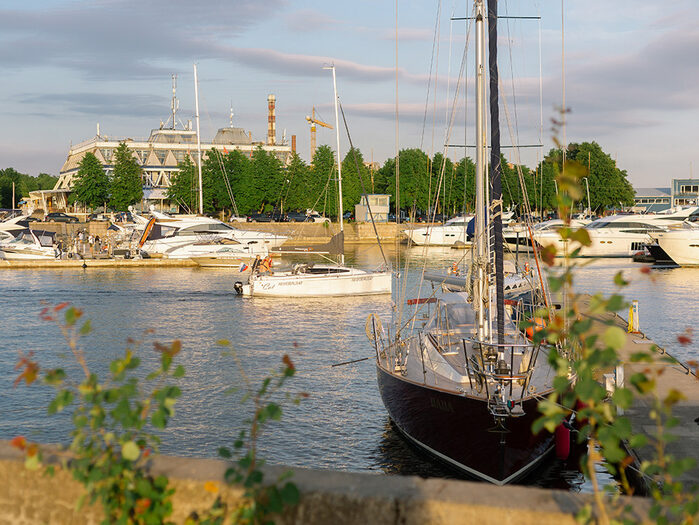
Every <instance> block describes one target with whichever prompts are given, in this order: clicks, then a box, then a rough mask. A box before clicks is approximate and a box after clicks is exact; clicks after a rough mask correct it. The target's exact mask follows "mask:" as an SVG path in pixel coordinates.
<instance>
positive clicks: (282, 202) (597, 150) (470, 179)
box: [168, 142, 634, 216]
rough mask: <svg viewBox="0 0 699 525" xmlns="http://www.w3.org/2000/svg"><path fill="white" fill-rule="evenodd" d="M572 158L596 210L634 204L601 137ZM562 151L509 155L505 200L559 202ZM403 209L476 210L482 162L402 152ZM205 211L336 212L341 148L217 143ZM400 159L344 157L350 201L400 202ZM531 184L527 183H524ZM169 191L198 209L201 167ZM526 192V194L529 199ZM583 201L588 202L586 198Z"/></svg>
mask: <svg viewBox="0 0 699 525" xmlns="http://www.w3.org/2000/svg"><path fill="white" fill-rule="evenodd" d="M566 157H567V160H568V161H577V162H578V163H579V164H580V165H581V166H582V167H583V169H585V170H587V169H588V166H589V175H588V177H587V178H588V181H587V182H588V184H589V187H590V206H591V208H592V210H593V211H597V212H598V213H599V212H602V211H604V210H605V209H607V208H613V207H618V206H619V205H623V206H628V205H632V204H633V202H634V200H633V199H634V191H633V188H632V186H631V184H630V183H629V181H628V179H627V173H626V171H625V170H621V169H619V168H618V167H617V166H616V163H615V161H614V160H613V159H612V158H611V156H610V155H608V154H607V153H605V152H604V151H603V150H602V148H601V147H600V146H599V144H597V143H596V142H583V143H580V144H577V143H574V144H569V146H568V148H567V150H566ZM561 162H562V154H561V151H560V150H558V149H552V150H550V151H549V152H548V154H547V155H546V156H545V157H544V159H543V160H542V161H541V162H540V163H539V165H538V166H537V167H536V168H535V169H531V168H529V167H527V166H516V165H513V164H510V163H508V162H507V161H506V160H505V158H504V157H503V160H502V170H503V173H502V187H503V205H504V207H505V208H509V207H512V206H517V205H520V204H521V203H522V202H524V201H525V200H527V201H528V203H529V206H530V208H531V209H533V210H534V209H536V210H541V211H542V212H544V213H546V212H548V211H551V210H554V209H555V206H556V184H555V182H554V180H555V176H556V174H557V173H558V172H559V171H560V169H561V165H562V164H561ZM399 170H400V174H399V175H400V177H399V179H400V182H399V184H400V188H399V190H400V208H401V209H402V210H404V211H406V212H410V211H411V210H417V211H419V212H427V211H435V212H437V213H442V214H444V215H448V216H449V215H454V214H458V213H462V212H468V211H473V209H474V204H475V164H474V162H473V161H472V160H471V159H470V158H468V157H465V158H463V159H461V160H460V161H458V162H454V161H452V160H451V159H449V158H445V157H444V156H443V155H442V154H441V153H437V154H435V155H434V156H432V157H430V156H429V155H427V154H426V153H425V152H424V151H421V150H420V149H416V148H411V149H404V150H402V151H401V152H400V153H399ZM202 185H203V193H204V211H205V212H206V213H215V212H220V211H224V212H232V213H236V212H237V213H238V214H246V213H253V212H265V211H271V210H273V209H277V210H282V211H289V210H305V209H308V208H312V209H315V210H316V211H319V212H320V213H324V214H326V215H329V216H336V215H337V195H338V174H337V166H336V163H335V162H334V152H333V150H332V149H331V148H330V147H329V146H327V145H324V146H320V147H318V148H317V149H316V153H315V156H314V157H313V161H312V162H311V163H310V164H306V163H305V162H304V161H303V160H302V159H301V158H300V157H299V156H298V155H297V154H293V155H292V158H291V161H290V163H289V165H288V166H286V167H285V166H284V165H283V164H282V162H281V161H279V160H278V159H277V157H276V156H275V155H274V154H272V153H268V152H266V151H264V150H263V149H262V148H258V149H257V150H256V151H255V152H254V153H253V154H252V156H251V157H248V156H247V155H244V154H243V153H241V152H240V151H237V150H234V151H231V152H220V151H218V150H211V151H209V152H208V155H206V158H205V159H204V161H203V162H202ZM395 188H396V169H395V159H394V158H390V159H388V160H387V161H386V162H385V163H384V164H383V166H381V167H380V168H379V169H377V170H373V171H372V170H370V168H369V167H367V166H365V164H364V157H363V155H362V153H361V151H359V150H358V149H350V150H349V151H348V152H347V154H346V155H345V157H344V159H343V160H342V189H343V208H344V209H345V210H353V209H354V205H355V204H357V203H358V202H359V200H360V197H361V195H362V194H364V193H378V194H388V195H390V196H391V208H392V209H395ZM523 188H524V190H523ZM168 197H169V198H170V199H171V201H172V202H174V203H176V204H178V205H179V206H180V207H181V208H182V209H183V210H187V211H189V210H196V209H197V208H198V173H197V169H196V166H195V164H194V163H193V162H192V161H191V160H190V159H189V158H186V159H185V161H184V162H183V163H181V164H180V171H179V172H178V173H177V174H176V175H175V176H174V177H173V179H172V181H171V185H170V188H169V189H168ZM525 197H526V199H525ZM584 207H587V202H586V200H585V203H584Z"/></svg>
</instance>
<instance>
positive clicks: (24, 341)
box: [0, 246, 699, 491]
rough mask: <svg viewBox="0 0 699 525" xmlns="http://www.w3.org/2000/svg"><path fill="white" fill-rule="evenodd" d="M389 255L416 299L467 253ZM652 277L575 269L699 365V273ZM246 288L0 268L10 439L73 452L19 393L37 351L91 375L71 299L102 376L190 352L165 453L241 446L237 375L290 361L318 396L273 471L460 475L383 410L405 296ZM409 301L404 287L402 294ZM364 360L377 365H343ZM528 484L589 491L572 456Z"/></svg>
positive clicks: (4, 433)
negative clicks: (63, 307)
mask: <svg viewBox="0 0 699 525" xmlns="http://www.w3.org/2000/svg"><path fill="white" fill-rule="evenodd" d="M387 255H388V257H389V258H390V259H391V261H392V263H393V264H394V266H395V268H396V270H397V271H399V272H400V273H401V274H402V275H403V276H407V279H405V281H406V282H407V291H406V297H407V298H411V297H418V296H428V295H429V294H430V293H431V290H430V288H429V285H423V286H424V288H423V290H421V291H420V290H417V289H416V286H417V282H418V275H419V273H420V270H422V269H423V268H428V269H441V270H443V269H446V268H447V267H448V266H451V264H452V263H453V262H455V261H458V260H459V259H460V258H461V257H462V256H464V252H459V251H455V250H451V249H448V248H443V249H442V248H428V249H424V248H418V247H413V248H406V247H404V246H401V247H398V248H395V247H392V246H389V247H388V248H387ZM290 261H291V260H283V261H280V263H278V264H282V265H283V264H286V263H288V262H290ZM347 261H348V262H349V263H355V264H357V265H358V266H361V267H374V266H377V265H378V264H379V263H380V262H381V258H380V254H379V251H378V249H377V248H376V247H368V246H358V247H350V248H349V253H348V256H347ZM406 261H408V264H407V265H406ZM643 267H644V265H641V264H636V263H633V262H631V261H630V260H629V259H618V260H614V259H606V260H596V261H587V264H585V265H584V266H583V267H581V268H579V269H578V270H577V272H576V284H575V286H576V289H577V290H578V291H580V292H586V293H595V292H602V293H605V294H609V293H612V292H615V291H616V290H617V288H616V286H615V285H614V283H613V277H614V275H615V274H616V273H617V272H618V271H623V272H624V276H625V278H626V279H627V280H628V281H629V282H630V284H629V285H628V286H627V287H626V288H625V289H624V290H623V294H624V295H625V296H626V298H627V299H628V300H631V299H638V300H639V305H640V308H639V310H640V323H641V329H642V330H643V331H644V332H645V334H646V335H647V336H648V337H649V338H651V339H653V340H654V341H655V342H656V343H657V344H658V345H660V346H662V347H664V348H666V349H667V350H668V351H669V352H670V353H671V354H673V355H674V356H675V357H677V358H679V359H682V360H690V359H697V358H698V357H699V350H698V348H697V343H695V342H694V343H690V344H686V345H680V344H679V343H678V340H677V336H678V335H681V334H682V333H684V332H685V331H686V330H687V329H691V327H692V326H693V324H694V323H693V320H695V319H697V317H699V302H698V301H697V300H696V298H697V296H699V269H684V268H672V269H653V270H651V271H650V272H649V273H644V272H642V271H641V268H643ZM235 280H236V279H235V277H234V275H233V272H232V271H231V270H230V269H224V268H221V269H203V268H99V269H98V268H87V269H78V268H76V269H72V268H71V269H56V270H53V269H40V270H39V269H32V270H4V271H1V272H0V296H1V297H2V298H3V300H2V305H3V312H2V321H0V323H1V326H2V334H3V338H2V343H1V344H0V365H1V367H2V370H3V371H4V373H3V374H2V377H1V378H0V388H2V392H3V394H2V396H0V439H11V438H12V437H14V436H17V435H24V436H26V437H27V438H28V439H30V440H35V441H39V442H43V443H67V442H69V440H70V438H69V432H70V421H69V415H68V414H59V415H57V416H48V415H47V414H46V409H45V407H46V405H47V404H48V402H49V400H50V399H51V390H49V389H47V388H46V387H42V386H39V385H32V386H31V387H26V386H25V385H24V384H22V385H20V386H17V387H14V386H13V381H14V378H15V377H16V375H17V372H15V371H14V366H15V364H16V363H17V360H18V352H20V351H21V352H24V353H27V352H29V351H33V352H34V356H35V358H36V359H37V360H38V361H39V362H40V363H41V364H42V365H43V366H46V367H53V366H59V365H60V366H64V367H66V368H67V369H69V373H70V374H74V376H75V377H76V378H79V374H80V370H78V369H77V367H76V365H75V363H74V360H72V358H71V355H70V352H69V349H68V347H67V345H66V344H65V342H64V340H63V338H62V336H61V334H60V331H59V329H58V328H57V327H56V326H55V325H54V324H52V323H50V322H46V321H42V320H40V318H39V312H40V310H41V309H42V308H43V307H44V306H45V305H46V304H50V305H54V304H57V303H60V302H63V301H69V302H71V303H72V304H74V305H75V306H77V307H79V308H81V309H82V310H84V312H85V316H86V317H87V318H90V319H91V320H92V327H93V330H92V332H91V333H90V334H89V335H88V336H86V337H85V338H84V339H83V340H82V342H81V344H82V346H83V347H84V349H85V351H86V354H87V357H88V362H89V364H90V367H91V368H92V369H93V370H94V371H96V372H98V373H101V374H102V375H104V373H105V372H106V370H107V367H108V363H109V361H110V360H111V359H113V358H115V357H116V356H118V355H120V354H122V353H123V351H124V349H125V348H126V347H127V346H129V347H132V348H135V349H136V352H137V353H138V355H139V356H140V357H141V358H142V360H143V366H142V368H143V369H144V370H152V369H153V368H154V367H155V363H156V360H157V353H156V352H155V351H154V349H153V342H154V341H159V342H162V343H166V342H169V341H172V340H174V339H178V340H180V341H181V342H182V351H181V353H180V354H179V355H178V358H177V359H178V362H179V363H181V364H183V365H184V366H185V368H186V376H185V377H184V378H182V379H181V380H179V386H180V387H181V389H182V392H183V393H182V397H181V398H180V399H179V400H178V402H177V404H176V407H175V416H174V418H173V419H172V420H171V423H170V425H169V426H168V428H167V429H166V430H165V431H164V432H162V439H163V444H162V448H161V452H162V453H166V454H171V455H182V456H196V457H215V456H216V451H217V449H218V447H220V446H231V445H232V443H233V441H234V440H235V439H236V436H237V434H238V432H239V431H240V429H242V428H244V423H243V421H244V419H245V417H246V415H248V414H249V407H248V406H246V405H241V403H240V397H241V393H240V391H239V390H238V391H234V392H231V389H235V388H238V389H240V388H242V387H243V386H244V381H243V375H242V374H241V370H240V369H239V366H242V367H243V369H244V373H245V375H247V376H248V377H249V378H250V380H251V382H252V384H253V385H255V384H257V383H258V382H259V381H260V380H261V379H262V378H263V377H265V376H266V375H268V374H269V372H270V371H271V370H273V369H278V368H279V367H280V366H281V359H282V356H283V355H284V354H288V355H289V356H290V357H291V359H292V361H293V362H294V364H295V366H296V369H297V375H296V376H295V377H294V378H293V379H292V380H291V381H290V382H289V383H288V385H287V386H288V389H287V390H288V391H289V392H292V393H294V392H305V393H307V394H308V395H309V396H308V398H307V399H304V400H303V401H302V402H301V403H300V404H299V405H297V406H295V405H291V404H289V405H287V406H285V407H284V416H283V418H282V420H281V421H279V422H273V423H271V424H270V425H269V427H268V428H267V430H266V433H265V434H264V436H263V438H262V440H261V443H260V448H261V455H262V456H263V457H265V458H267V460H268V462H270V463H274V464H286V465H293V466H301V467H311V468H320V469H339V470H347V471H356V472H377V473H400V474H416V475H423V476H427V475H432V476H453V475H454V474H453V473H451V472H450V471H449V470H446V469H444V468H442V467H441V466H439V465H436V464H434V463H433V462H432V461H430V460H428V459H427V458H425V457H424V456H423V455H422V454H421V453H420V452H418V451H416V450H415V449H414V448H413V447H412V446H410V445H408V444H407V443H406V442H405V441H404V440H403V439H401V437H400V435H398V434H397V433H396V431H395V430H394V429H393V427H392V426H391V424H390V423H389V420H388V417H387V415H386V411H385V409H384V407H383V405H382V403H381V399H380V397H379V394H378V391H377V386H376V374H375V368H374V362H373V356H374V351H373V348H372V347H371V346H370V344H369V341H368V340H367V337H366V335H365V322H366V319H367V316H368V315H369V314H371V313H375V314H377V315H379V316H380V317H381V318H382V320H383V322H384V326H385V327H387V326H388V325H389V324H390V319H391V312H392V310H393V309H394V308H395V302H394V299H392V298H391V297H390V296H373V297H355V298H347V297H343V298H323V299H270V298H242V297H239V296H236V295H235V292H234V288H233V286H234V282H235ZM395 288H399V287H398V286H395ZM399 291H400V290H398V289H396V290H394V297H397V293H398V292H399ZM151 332H152V333H151ZM697 336H699V334H697ZM129 339H130V340H133V341H135V342H129ZM222 339H225V340H228V341H230V343H231V348H232V351H233V352H234V353H235V358H234V357H233V356H232V355H230V354H231V352H228V351H225V350H226V349H225V348H223V347H221V346H218V345H217V341H219V340H222ZM695 339H696V337H695ZM138 341H141V342H140V343H138ZM363 358H368V359H366V360H364V361H359V362H357V363H354V364H348V365H343V366H335V367H333V366H332V365H333V364H337V363H343V362H346V361H352V360H359V359H363ZM522 483H525V484H533V485H540V486H548V487H559V488H563V489H566V490H574V491H588V490H589V487H587V486H586V483H585V482H584V480H583V476H582V474H581V473H580V472H579V470H578V469H577V468H576V464H575V459H574V458H571V459H570V460H569V461H568V462H560V461H555V460H551V461H549V462H548V463H547V464H545V465H544V466H543V467H542V468H540V469H539V470H538V471H537V472H535V473H533V474H532V475H531V476H529V477H528V478H527V479H525V480H523V481H522Z"/></svg>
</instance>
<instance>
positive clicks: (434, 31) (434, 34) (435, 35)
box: [420, 0, 442, 149]
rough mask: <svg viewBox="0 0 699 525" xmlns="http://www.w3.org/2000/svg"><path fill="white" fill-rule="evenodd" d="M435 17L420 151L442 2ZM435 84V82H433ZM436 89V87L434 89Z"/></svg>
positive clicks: (428, 101) (439, 3)
mask: <svg viewBox="0 0 699 525" xmlns="http://www.w3.org/2000/svg"><path fill="white" fill-rule="evenodd" d="M437 5H438V7H437V16H435V18H434V29H433V30H432V56H431V57H430V72H429V74H428V75H427V92H426V93H425V109H424V111H423V114H422V130H421V132H420V149H422V147H423V144H424V139H425V128H426V127H427V108H428V107H429V104H430V92H431V89H432V68H433V66H434V61H435V58H434V57H435V49H436V48H437V31H438V29H437V28H438V27H439V16H440V12H441V9H442V2H441V0H439V1H438V2H437ZM435 84H436V81H435ZM435 89H436V87H435Z"/></svg>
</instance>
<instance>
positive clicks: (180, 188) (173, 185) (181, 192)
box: [167, 155, 199, 213]
mask: <svg viewBox="0 0 699 525" xmlns="http://www.w3.org/2000/svg"><path fill="white" fill-rule="evenodd" d="M177 167H178V168H179V171H178V172H177V173H176V174H175V175H174V176H173V177H172V179H171V180H170V187H169V188H168V189H167V197H168V199H170V201H171V202H173V203H176V204H177V205H178V206H180V207H181V208H184V211H185V212H186V213H192V212H193V211H195V210H196V209H197V202H198V200H199V198H198V194H199V189H198V183H197V167H196V165H195V164H194V163H193V162H192V159H191V158H190V157H189V155H187V156H186V157H185V158H184V160H183V161H182V162H180V163H179V164H178V165H177Z"/></svg>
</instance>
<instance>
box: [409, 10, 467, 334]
mask: <svg viewBox="0 0 699 525" xmlns="http://www.w3.org/2000/svg"><path fill="white" fill-rule="evenodd" d="M474 9H475V7H474ZM472 26H473V22H470V23H469V24H468V29H467V32H466V42H465V44H464V52H463V54H462V56H461V67H460V69H459V77H458V81H457V84H456V89H455V90H454V99H453V103H452V105H451V108H452V109H451V113H450V115H449V120H448V123H447V126H446V130H445V135H446V136H445V143H448V142H449V138H450V137H451V132H452V130H453V125H454V121H455V118H456V108H457V102H458V100H459V95H460V90H461V89H462V87H463V90H464V93H466V92H467V91H468V89H467V87H466V86H465V84H466V80H464V82H463V84H462V81H461V79H462V78H464V79H465V71H466V64H467V60H468V42H469V37H470V34H471V28H472ZM443 151H444V152H445V155H444V157H446V152H447V150H446V148H445V149H444V150H443ZM464 164H465V163H464ZM440 171H441V175H442V176H443V173H444V171H443V169H442V170H440ZM465 178H466V171H464V179H465ZM440 186H441V184H440ZM465 187H466V181H465V180H464V197H465ZM464 207H465V198H464ZM422 253H423V265H422V266H423V268H422V272H421V276H422V275H424V272H425V269H426V267H427V257H426V253H427V245H424V246H423V249H422ZM407 268H408V262H407V261H406V268H405V272H406V274H407ZM423 282H424V279H423V278H422V277H421V279H420V282H419V284H418V296H419V295H420V294H421V293H422V285H423ZM404 289H405V286H404ZM403 299H404V297H402V298H401V303H400V304H401V308H402V306H403V302H404V300H403ZM415 315H416V314H414V315H413V326H414V323H415ZM399 324H400V323H399Z"/></svg>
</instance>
